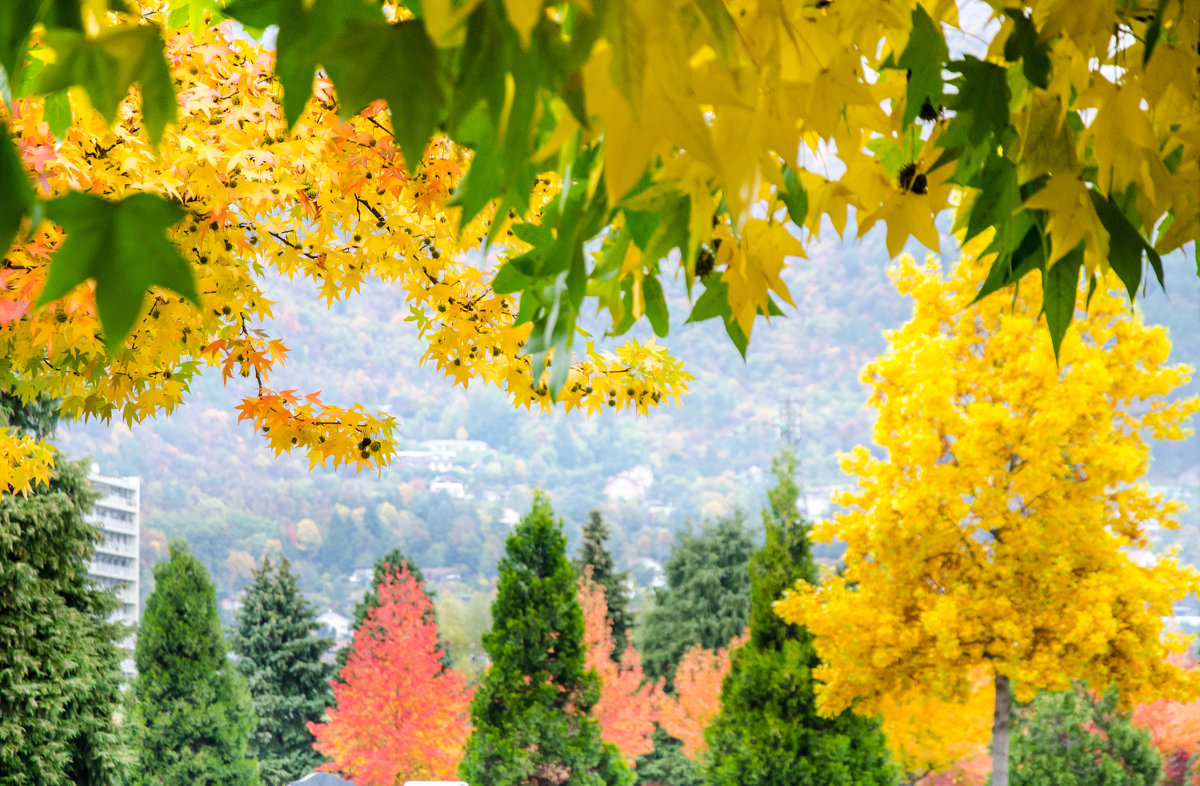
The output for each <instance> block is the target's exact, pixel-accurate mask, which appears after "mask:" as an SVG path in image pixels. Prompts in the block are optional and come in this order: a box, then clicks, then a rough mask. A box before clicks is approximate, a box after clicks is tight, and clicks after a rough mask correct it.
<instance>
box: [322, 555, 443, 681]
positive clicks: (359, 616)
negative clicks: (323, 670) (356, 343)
mask: <svg viewBox="0 0 1200 786" xmlns="http://www.w3.org/2000/svg"><path fill="white" fill-rule="evenodd" d="M405 567H407V568H408V573H409V575H411V576H412V577H413V578H414V579H416V580H417V583H418V584H420V585H421V590H422V591H423V592H424V593H425V595H426V596H427V597H428V598H429V603H430V607H429V614H430V621H431V622H433V623H435V624H436V623H437V612H435V611H434V610H433V593H432V592H430V591H429V590H427V589H425V574H424V573H422V572H421V569H420V568H419V567H417V564H416V563H415V562H413V561H412V560H410V559H409V558H408V557H407V556H405V554H404V552H403V551H402V550H401V549H400V548H399V547H397V548H394V549H392V550H391V551H389V552H388V553H387V554H384V555H383V556H382V557H380V558H379V559H377V560H375V573H374V574H373V575H372V576H371V588H370V589H368V590H367V592H366V594H364V595H363V596H362V597H361V598H359V600H358V602H357V603H355V604H354V630H358V629H359V628H360V627H362V624H363V620H365V619H366V618H367V615H368V614H370V613H371V610H372V609H376V608H379V585H380V584H382V583H383V582H384V580H385V579H386V578H388V577H391V578H393V579H394V578H398V577H399V576H400V574H401V572H402V571H403V569H404V568H405ZM438 641H439V642H441V636H440V635H439V637H438ZM441 648H442V665H443V666H444V667H445V668H447V669H448V668H450V665H451V664H450V655H449V652H448V650H447V649H446V644H445V642H441ZM349 656H350V647H342V648H341V649H340V650H338V652H337V658H336V660H335V663H334V670H333V674H334V677H333V678H334V679H335V680H338V679H340V677H338V675H339V674H341V672H342V669H343V668H344V667H345V666H346V659H347V658H348V657H349Z"/></svg>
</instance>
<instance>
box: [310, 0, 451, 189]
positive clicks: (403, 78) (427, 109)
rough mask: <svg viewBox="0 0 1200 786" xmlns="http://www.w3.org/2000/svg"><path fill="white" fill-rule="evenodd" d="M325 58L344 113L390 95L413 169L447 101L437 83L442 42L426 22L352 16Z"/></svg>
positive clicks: (395, 122) (398, 133) (399, 137)
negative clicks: (432, 36)
mask: <svg viewBox="0 0 1200 786" xmlns="http://www.w3.org/2000/svg"><path fill="white" fill-rule="evenodd" d="M321 60H322V62H324V63H325V64H326V68H327V69H328V70H329V76H330V78H331V79H332V80H333V83H334V85H335V86H336V87H337V92H338V99H339V101H340V102H341V112H342V114H343V115H352V114H354V113H356V112H358V111H359V110H361V109H362V108H363V107H365V106H367V105H368V104H370V103H371V102H372V101H374V100H376V99H379V98H382V99H383V100H385V101H387V104H388V109H390V110H391V118H392V129H393V132H394V134H395V137H396V141H397V142H398V143H399V144H400V149H401V150H402V151H403V152H404V160H405V163H406V164H407V165H408V168H409V170H413V171H415V170H416V168H417V166H418V165H419V164H420V163H421V159H422V158H423V157H424V155H425V146H426V145H427V144H428V143H429V137H431V136H433V134H434V132H435V131H436V130H437V126H438V121H439V120H440V118H441V114H442V107H443V106H444V103H445V101H444V97H443V94H442V90H441V87H440V85H439V84H438V53H437V48H436V47H435V46H434V44H433V41H432V40H431V39H430V38H429V34H428V33H427V32H426V31H425V23H424V22H422V21H421V20H419V19H410V20H407V21H404V22H400V23H399V24H395V25H393V24H388V23H387V22H385V21H382V20H380V21H371V22H363V21H349V22H347V23H346V27H345V30H344V31H343V32H342V34H341V35H339V36H338V37H337V38H336V39H334V40H333V41H331V42H330V43H329V44H328V45H327V46H326V47H325V48H324V49H323V50H322V52H321Z"/></svg>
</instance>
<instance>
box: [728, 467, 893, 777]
mask: <svg viewBox="0 0 1200 786" xmlns="http://www.w3.org/2000/svg"><path fill="white" fill-rule="evenodd" d="M773 469H774V475H775V485H774V487H773V488H771V489H769V490H768V492H767V496H768V500H769V503H770V506H769V508H768V509H766V510H764V511H763V527H764V529H765V530H766V543H765V544H764V545H763V546H762V547H761V548H760V549H758V551H756V552H755V553H754V556H753V557H752V558H751V560H750V598H751V606H750V640H749V641H748V642H747V643H746V644H745V645H743V646H742V647H740V648H738V649H737V650H735V651H734V653H733V656H732V659H731V664H730V670H729V673H728V674H727V675H726V677H725V681H724V682H723V683H722V687H721V711H720V712H719V713H718V714H717V716H716V717H715V718H714V719H713V720H712V722H711V723H710V724H709V726H708V729H707V731H706V732H705V738H706V739H707V740H708V744H709V750H708V759H707V768H706V769H707V772H706V775H707V782H708V783H709V784H710V786H834V785H835V784H838V785H840V784H846V786H849V785H850V784H864V785H865V786H871V785H872V784H893V783H897V782H898V772H897V770H896V767H895V766H894V765H893V764H892V763H891V761H890V759H889V756H888V751H887V745H886V741H885V738H884V736H883V733H882V732H881V731H880V728H879V723H878V721H876V720H872V719H869V718H864V717H862V716H860V715H856V714H854V713H853V712H851V711H849V710H847V711H846V712H843V713H842V714H841V715H838V716H837V717H834V718H825V717H822V716H821V715H818V714H817V708H816V697H815V694H814V691H813V687H814V686H813V678H812V669H813V668H815V667H816V666H818V665H819V664H820V661H819V660H818V658H817V655H816V652H815V651H814V650H813V646H812V637H811V636H810V635H809V633H808V631H807V630H805V629H804V628H803V627H800V626H798V625H791V624H788V623H786V622H784V621H783V620H782V619H780V618H779V617H778V616H776V614H775V613H774V612H773V611H772V610H771V604H772V603H774V602H775V601H776V600H777V599H779V598H780V597H781V596H782V595H783V593H784V591H785V590H787V589H788V588H790V587H792V586H794V585H795V584H796V582H797V581H808V582H814V583H815V582H816V581H817V570H816V566H815V565H814V564H813V560H812V555H811V554H810V552H809V541H808V531H809V523H808V522H807V521H805V520H804V518H803V517H802V516H801V515H800V514H799V512H798V511H797V509H796V502H797V499H798V497H799V489H798V488H797V485H796V481H795V479H794V474H795V469H796V461H795V458H794V456H793V455H792V454H791V453H784V454H783V455H782V456H780V457H778V458H776V459H775V462H774V468H773Z"/></svg>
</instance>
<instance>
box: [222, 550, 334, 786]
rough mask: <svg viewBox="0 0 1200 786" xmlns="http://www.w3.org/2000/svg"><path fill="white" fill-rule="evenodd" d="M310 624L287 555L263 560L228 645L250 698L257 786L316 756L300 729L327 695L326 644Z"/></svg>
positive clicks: (289, 775) (307, 765) (310, 764)
mask: <svg viewBox="0 0 1200 786" xmlns="http://www.w3.org/2000/svg"><path fill="white" fill-rule="evenodd" d="M317 627H318V624H317V621H316V614H315V612H314V610H313V607H312V604H310V603H309V602H308V601H306V600H305V599H304V598H303V597H302V596H301V595H300V588H299V586H298V584H297V582H296V576H295V574H293V573H292V571H291V566H290V565H289V563H288V561H287V559H285V558H280V560H279V562H278V563H275V564H272V563H271V558H270V557H269V556H268V557H263V561H262V564H261V565H260V566H259V568H258V570H256V571H255V572H254V578H253V580H252V581H251V583H250V586H249V587H248V588H247V590H246V598H245V602H244V603H243V605H242V609H241V611H240V612H239V613H238V614H237V619H236V624H235V627H234V630H233V632H232V633H231V635H230V646H231V647H232V649H233V651H234V652H235V653H237V655H238V656H239V658H240V660H239V661H238V669H239V670H240V671H241V672H242V674H243V675H245V677H246V682H247V684H248V686H249V689H250V696H251V697H252V698H253V700H254V709H255V713H256V714H257V716H258V726H257V728H256V729H255V731H254V734H253V735H252V736H251V738H250V748H251V750H252V752H253V754H254V755H255V756H256V757H257V759H258V766H259V771H260V773H261V774H262V781H263V784H264V785H265V786H277V784H286V783H288V782H289V781H293V780H297V779H299V778H300V777H301V776H302V775H305V774H306V773H308V772H310V771H312V770H313V769H315V768H316V766H317V765H318V764H320V763H321V762H322V761H324V757H323V756H321V754H319V753H317V751H316V750H315V749H314V748H313V738H312V735H311V734H310V733H309V731H308V724H309V723H313V722H317V721H320V720H321V719H322V717H323V716H324V714H325V708H326V707H327V706H328V705H329V702H330V699H331V698H332V694H331V693H330V690H329V678H330V673H331V670H332V666H331V664H328V663H324V662H322V660H321V655H322V654H323V653H324V652H325V650H327V649H328V648H329V646H330V644H331V642H330V641H329V640H328V639H322V638H318V637H317V636H316V635H315V634H316V630H317Z"/></svg>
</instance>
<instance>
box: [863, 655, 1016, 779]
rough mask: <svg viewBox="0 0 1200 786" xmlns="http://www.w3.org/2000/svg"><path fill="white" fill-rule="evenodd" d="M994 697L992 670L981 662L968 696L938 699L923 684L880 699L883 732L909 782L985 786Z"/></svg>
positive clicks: (889, 747)
mask: <svg viewBox="0 0 1200 786" xmlns="http://www.w3.org/2000/svg"><path fill="white" fill-rule="evenodd" d="M994 698H995V693H994V689H993V686H992V679H991V675H989V674H988V673H987V672H986V670H985V669H983V668H982V667H978V666H977V667H976V668H975V670H974V674H973V676H972V678H971V683H970V688H969V693H968V695H967V698H966V700H964V701H947V700H945V699H939V698H938V697H937V696H935V695H933V694H930V693H928V692H926V691H924V690H922V689H921V688H919V687H916V688H913V689H911V690H909V691H906V692H905V693H901V694H892V695H888V696H884V697H883V698H881V699H880V701H879V717H880V719H881V721H882V723H883V733H884V735H885V736H886V737H887V743H888V749H889V750H890V751H891V753H892V757H893V759H895V761H896V762H897V763H898V764H899V765H900V768H901V770H902V771H903V772H904V781H905V783H908V784H921V786H982V784H984V783H985V782H986V781H987V776H988V771H989V769H990V767H991V761H990V759H989V756H988V739H989V737H990V735H991V730H992V708H993V701H994Z"/></svg>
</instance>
